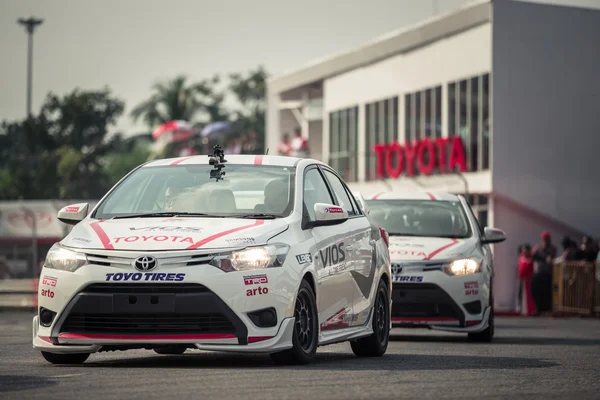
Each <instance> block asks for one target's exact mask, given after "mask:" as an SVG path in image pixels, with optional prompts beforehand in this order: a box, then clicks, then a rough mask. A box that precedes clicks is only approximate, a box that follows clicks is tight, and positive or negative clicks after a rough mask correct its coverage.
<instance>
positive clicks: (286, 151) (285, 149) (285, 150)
mask: <svg viewBox="0 0 600 400" xmlns="http://www.w3.org/2000/svg"><path fill="white" fill-rule="evenodd" d="M291 151H292V147H291V143H290V135H289V134H288V133H284V134H283V140H282V141H281V143H279V145H278V146H277V154H278V155H280V156H289V155H290V153H291Z"/></svg>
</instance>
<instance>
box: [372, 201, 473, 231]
mask: <svg viewBox="0 0 600 400" xmlns="http://www.w3.org/2000/svg"><path fill="white" fill-rule="evenodd" d="M366 203H367V205H368V207H369V208H370V209H371V214H370V215H371V217H373V218H374V219H375V221H377V222H378V223H379V224H380V225H381V227H382V228H384V229H385V230H386V231H387V232H388V233H389V234H390V236H394V235H395V236H426V237H447V238H457V239H460V238H467V237H470V236H471V226H470V224H469V220H468V219H467V215H466V213H465V210H464V209H463V207H462V205H461V204H460V202H459V201H431V200H369V201H367V202H366Z"/></svg>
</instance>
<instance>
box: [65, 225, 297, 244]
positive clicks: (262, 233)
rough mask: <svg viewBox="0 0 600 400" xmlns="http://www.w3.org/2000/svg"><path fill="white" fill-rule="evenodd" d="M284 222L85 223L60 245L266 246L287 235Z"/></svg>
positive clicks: (78, 226) (286, 226)
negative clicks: (269, 241)
mask: <svg viewBox="0 0 600 400" xmlns="http://www.w3.org/2000/svg"><path fill="white" fill-rule="evenodd" d="M287 228H288V224H287V222H286V221H285V220H283V219H273V220H253V219H241V218H198V217H196V218H131V219H116V220H106V221H98V220H93V219H85V220H83V221H81V222H80V223H79V224H77V225H76V226H75V227H74V228H73V230H71V232H70V233H69V235H68V236H67V237H66V238H65V239H63V240H62V241H61V244H63V245H65V246H69V247H79V248H85V249H107V250H186V249H190V250H191V249H214V248H227V247H243V246H248V245H261V244H265V243H266V242H267V241H268V240H269V239H270V238H272V237H273V236H275V235H277V234H279V233H281V232H283V231H285V230H286V229H287Z"/></svg>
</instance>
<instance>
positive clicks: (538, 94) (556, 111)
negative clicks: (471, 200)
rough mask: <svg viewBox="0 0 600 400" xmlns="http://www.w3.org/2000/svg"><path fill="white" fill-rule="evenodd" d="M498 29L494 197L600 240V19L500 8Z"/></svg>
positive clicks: (576, 12)
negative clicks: (526, 207) (599, 209)
mask: <svg viewBox="0 0 600 400" xmlns="http://www.w3.org/2000/svg"><path fill="white" fill-rule="evenodd" d="M493 23H494V28H493V46H494V50H493V74H492V96H493V97H492V106H493V121H492V134H493V137H492V142H493V146H492V171H493V176H492V180H493V183H492V185H493V188H494V191H495V192H498V193H500V194H503V195H505V196H509V197H511V198H512V199H514V200H516V201H518V202H520V203H521V204H526V205H528V206H530V207H531V208H534V209H537V210H540V211H542V212H544V213H546V214H548V215H552V216H554V217H555V218H557V219H558V220H560V221H562V222H565V223H567V224H569V225H571V226H573V227H576V228H578V229H580V230H584V231H587V232H589V233H590V234H592V235H600V213H599V212H598V204H600V185H599V183H600V179H599V178H598V172H597V170H598V168H597V165H598V149H599V148H600V110H599V108H598V107H599V105H600V73H599V71H600V11H592V10H587V9H581V8H579V9H578V8H567V7H559V6H550V5H538V4H529V3H522V2H513V1H495V2H494V3H493ZM498 218H500V217H499V216H498ZM496 223H497V224H498V225H500V226H501V223H502V220H501V219H496ZM520 226H521V227H525V226H526V225H525V224H524V223H521V224H520ZM534 231H535V232H534ZM534 231H532V232H531V234H533V235H534V236H530V237H529V238H528V239H527V240H529V241H531V240H534V239H536V238H537V237H538V235H539V232H538V231H539V229H538V228H536V229H534ZM509 237H510V235H509ZM521 237H523V239H525V238H526V237H525V236H523V235H521Z"/></svg>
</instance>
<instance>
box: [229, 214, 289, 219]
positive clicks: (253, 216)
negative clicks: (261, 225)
mask: <svg viewBox="0 0 600 400" xmlns="http://www.w3.org/2000/svg"><path fill="white" fill-rule="evenodd" d="M236 218H248V219H275V218H280V216H279V215H275V214H262V213H259V214H246V215H240V216H239V217H236Z"/></svg>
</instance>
